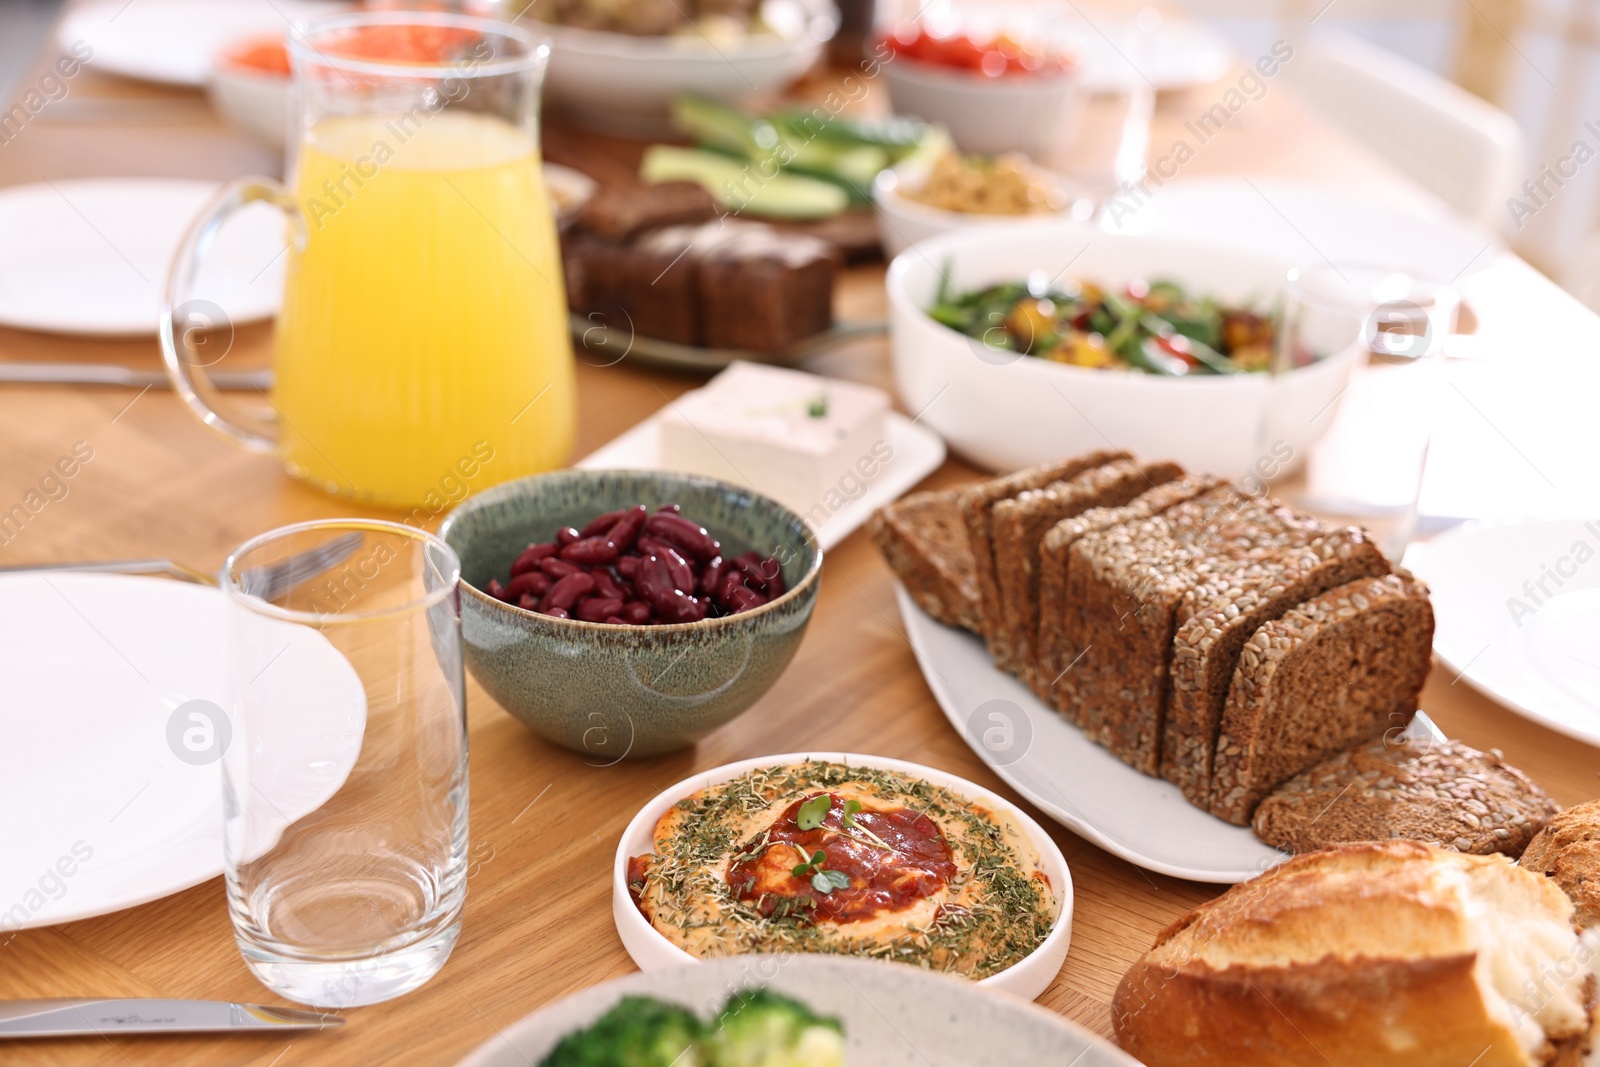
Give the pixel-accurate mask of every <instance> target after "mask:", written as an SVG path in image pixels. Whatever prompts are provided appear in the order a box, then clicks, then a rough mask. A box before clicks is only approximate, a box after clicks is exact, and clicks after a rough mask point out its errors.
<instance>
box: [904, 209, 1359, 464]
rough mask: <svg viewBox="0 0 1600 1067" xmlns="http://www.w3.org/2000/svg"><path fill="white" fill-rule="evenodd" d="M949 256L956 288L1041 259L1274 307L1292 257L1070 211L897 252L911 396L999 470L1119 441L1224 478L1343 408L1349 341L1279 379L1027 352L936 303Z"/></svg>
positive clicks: (1100, 275) (1352, 357)
mask: <svg viewBox="0 0 1600 1067" xmlns="http://www.w3.org/2000/svg"><path fill="white" fill-rule="evenodd" d="M946 265H948V267H949V271H950V288H951V291H952V292H957V293H959V292H965V291H968V290H971V289H975V288H980V287H982V286H986V285H992V284H996V283H998V282H1002V281H1011V280H1016V279H1022V278H1025V277H1027V276H1028V274H1029V273H1030V272H1032V271H1035V270H1043V271H1044V272H1045V273H1046V274H1047V275H1049V276H1051V277H1059V278H1060V279H1062V280H1065V279H1066V278H1069V277H1070V278H1080V279H1085V280H1089V281H1094V282H1096V283H1099V284H1102V285H1105V286H1108V287H1115V286H1120V285H1122V284H1123V283H1125V282H1128V281H1130V280H1132V279H1134V278H1144V279H1146V280H1153V279H1157V278H1170V279H1173V280H1175V281H1177V282H1179V283H1180V284H1182V285H1184V286H1186V287H1188V288H1189V289H1190V290H1191V291H1192V292H1194V293H1196V294H1205V295H1210V296H1215V297H1217V298H1219V299H1221V300H1225V301H1241V302H1245V303H1249V304H1251V305H1253V306H1256V307H1270V306H1271V305H1272V304H1273V302H1274V301H1275V300H1276V299H1277V298H1278V296H1279V294H1281V293H1282V291H1283V288H1284V281H1285V277H1286V275H1287V273H1288V271H1289V269H1290V267H1291V266H1292V264H1290V263H1288V262H1284V261H1280V260H1276V259H1273V258H1271V257H1267V256H1259V255H1256V254H1254V253H1252V252H1248V251H1245V250H1244V249H1241V248H1235V247H1232V246H1230V245H1227V244H1222V243H1215V242H1202V241H1193V240H1180V239H1177V238H1169V237H1159V236H1155V235H1150V234H1115V233H1107V232H1105V231H1104V230H1100V229H1096V228H1094V227H1092V226H1089V225H1086V224H1081V223H1071V222H1061V223H1051V224H1044V225H1038V226H1033V227H1029V228H1027V229H1020V228H1018V227H1015V226H1000V227H995V226H985V227H974V228H970V229H964V230H958V231H956V232H954V233H948V234H945V235H943V236H940V237H934V238H932V239H930V240H927V241H924V242H923V243H921V244H919V245H916V246H914V247H912V248H911V249H910V250H908V251H906V252H902V253H901V254H900V255H899V256H897V257H896V258H895V260H894V262H893V263H891V264H890V265H889V274H888V278H887V283H886V284H887V287H888V292H889V306H890V319H889V332H890V344H891V352H892V357H891V358H892V360H893V366H894V379H895V387H896V389H897V391H898V392H899V394H900V399H901V400H902V401H903V402H904V404H905V406H906V409H907V410H909V411H913V412H916V413H918V417H919V419H920V421H922V422H924V423H926V424H927V425H928V426H930V427H932V428H933V429H934V430H935V431H937V432H938V433H939V434H940V435H941V436H943V437H944V439H945V440H946V441H947V442H948V443H949V444H950V446H951V447H952V448H954V449H955V450H956V451H958V452H960V453H961V454H963V455H964V456H966V457H967V458H968V459H970V460H971V461H973V462H975V463H978V464H980V465H982V466H984V467H988V468H990V469H992V470H1016V469H1019V468H1022V467H1029V466H1033V465H1034V464H1037V463H1044V462H1047V461H1049V460H1053V459H1059V458H1061V457H1062V456H1070V455H1075V454H1078V453H1082V452H1089V451H1093V450H1095V449H1100V448H1106V447H1116V448H1122V449H1126V450H1128V451H1130V452H1133V453H1134V454H1136V455H1139V456H1144V457H1147V458H1150V459H1173V460H1177V461H1178V462H1179V463H1182V464H1184V465H1185V466H1187V467H1188V468H1190V469H1191V470H1193V471H1197V472H1204V473H1211V474H1217V475H1221V476H1223V477H1228V478H1242V477H1246V476H1247V475H1248V476H1252V477H1255V478H1258V479H1259V478H1263V477H1272V476H1275V475H1279V474H1282V473H1286V472H1287V471H1289V470H1291V469H1293V468H1294V467H1295V466H1297V465H1298V464H1299V463H1300V462H1301V461H1302V460H1303V459H1304V457H1305V454H1306V451H1307V449H1308V448H1309V447H1310V445H1311V443H1312V442H1313V441H1315V440H1316V439H1317V438H1318V437H1319V436H1321V434H1322V433H1323V432H1324V431H1325V430H1326V429H1327V428H1328V426H1329V425H1330V424H1331V423H1332V421H1333V417H1334V414H1335V413H1336V412H1337V410H1338V403H1339V399H1340V396H1341V394H1342V393H1343V392H1344V387H1345V385H1346V384H1347V383H1348V382H1349V380H1350V372H1351V370H1352V369H1353V368H1354V366H1355V364H1356V362H1357V356H1358V353H1357V351H1356V350H1355V349H1354V348H1352V349H1348V350H1346V351H1344V352H1341V353H1339V354H1337V355H1334V356H1331V357H1329V358H1327V359H1325V360H1322V361H1321V362H1319V363H1316V364H1313V365H1312V366H1309V367H1302V368H1299V369H1297V370H1292V371H1289V372H1288V373H1286V374H1284V375H1282V376H1280V377H1279V378H1278V379H1277V380H1275V381H1274V380H1272V379H1269V378H1268V377H1267V376H1266V375H1264V374H1232V375H1196V376H1193V377H1184V378H1168V377H1162V376H1158V375H1153V374H1143V373H1139V372H1122V371H1107V370H1091V369H1088V368H1085V367H1074V366H1070V365H1067V364H1062V363H1054V362H1051V361H1049V360H1044V359H1034V358H1032V357H1029V356H1019V355H1017V354H1016V353H1012V352H1003V351H1000V350H998V349H994V348H989V347H987V346H985V345H984V344H983V343H982V342H981V341H979V340H977V339H975V338H970V337H967V336H965V335H964V334H961V333H957V332H956V331H955V330H951V329H949V328H947V327H945V326H941V325H939V324H938V323H937V322H934V321H933V319H931V318H929V317H928V314H927V309H928V308H929V307H930V306H932V304H933V300H934V295H935V293H936V292H937V291H938V286H939V275H940V272H941V271H942V270H943V269H945V267H946ZM1263 417H1265V418H1266V420H1267V421H1266V426H1265V430H1266V432H1265V434H1264V435H1263V434H1262V433H1261V429H1262V424H1261V420H1262V418H1263ZM1263 442H1264V443H1263ZM1279 442H1282V443H1281V444H1279ZM1286 453H1287V454H1286ZM1264 467H1270V468H1271V472H1270V473H1269V472H1268V471H1267V470H1265V469H1263V468H1264Z"/></svg>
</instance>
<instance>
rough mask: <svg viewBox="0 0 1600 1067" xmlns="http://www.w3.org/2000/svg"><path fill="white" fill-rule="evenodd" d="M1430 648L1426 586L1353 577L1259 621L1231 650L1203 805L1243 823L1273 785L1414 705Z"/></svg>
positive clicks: (1374, 732) (1401, 579)
mask: <svg viewBox="0 0 1600 1067" xmlns="http://www.w3.org/2000/svg"><path fill="white" fill-rule="evenodd" d="M1432 650H1433V606H1432V604H1431V603H1430V602H1429V600H1428V588H1427V586H1425V585H1423V584H1422V583H1421V582H1419V581H1417V580H1416V579H1414V578H1412V577H1410V576H1409V575H1405V574H1391V575H1388V576H1386V577H1383V578H1362V579H1360V580H1359V581H1354V582H1350V583H1348V584H1346V585H1341V586H1339V587H1338V588H1336V589H1330V590H1329V591H1328V592H1326V593H1323V594H1322V595H1321V596H1318V597H1315V598H1313V599H1311V600H1308V601H1306V602H1305V603H1304V604H1301V605H1300V606H1298V607H1296V608H1294V609H1293V610H1292V611H1289V612H1288V613H1286V614H1285V615H1284V616H1283V617H1282V618H1281V619H1275V620H1273V621H1271V622H1268V623H1266V624H1265V625H1263V626H1262V627H1261V628H1260V629H1259V630H1257V631H1256V632H1255V633H1254V634H1253V635H1252V636H1251V638H1250V640H1249V641H1247V642H1245V645H1244V649H1243V651H1241V652H1240V654H1239V667H1238V669H1237V670H1235V671H1234V675H1233V683H1232V685H1231V687H1230V688H1229V691H1228V699H1227V703H1226V704H1225V705H1224V707H1223V712H1222V728H1221V730H1220V732H1219V733H1218V735H1217V750H1216V756H1215V759H1214V761H1213V764H1212V767H1213V769H1212V781H1211V800H1210V804H1209V807H1210V810H1211V812H1212V814H1214V815H1218V816H1220V817H1222V818H1224V819H1227V820H1228V821H1229V822H1232V823H1237V824H1238V825H1240V826H1246V825H1249V823H1250V817H1251V815H1253V814H1254V812H1255V809H1256V805H1257V804H1258V803H1260V801H1261V799H1262V798H1263V797H1265V796H1266V795H1267V793H1269V792H1270V791H1271V790H1272V789H1273V787H1274V786H1276V785H1278V784H1279V783H1280V782H1282V781H1284V780H1285V779H1287V778H1290V777H1292V776H1294V775H1296V774H1299V773H1300V772H1301V771H1303V770H1305V769H1306V768H1308V767H1310V766H1312V765H1314V764H1316V763H1317V762H1319V761H1320V760H1323V759H1326V758H1327V757H1329V756H1332V755H1335V754H1336V753H1338V752H1340V751H1342V750H1344V749H1346V748H1349V747H1351V746H1352V745H1355V744H1356V743H1358V742H1361V741H1365V740H1367V739H1369V738H1373V737H1377V736H1379V735H1380V734H1382V733H1383V732H1384V731H1385V730H1388V729H1390V728H1401V727H1404V726H1405V725H1406V724H1407V723H1409V722H1410V721H1411V717H1412V715H1414V714H1415V713H1416V710H1417V695H1418V694H1419V693H1420V692H1421V691H1422V683H1423V682H1424V681H1425V680H1426V679H1427V676H1428V668H1429V666H1430V663H1431V656H1432Z"/></svg>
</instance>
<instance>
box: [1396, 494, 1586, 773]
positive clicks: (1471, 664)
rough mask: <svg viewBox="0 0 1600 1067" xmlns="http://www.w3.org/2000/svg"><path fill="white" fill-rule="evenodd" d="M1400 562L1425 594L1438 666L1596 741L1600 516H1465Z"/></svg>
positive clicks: (1559, 728) (1528, 713) (1563, 729)
mask: <svg viewBox="0 0 1600 1067" xmlns="http://www.w3.org/2000/svg"><path fill="white" fill-rule="evenodd" d="M1405 562H1406V566H1407V567H1409V568H1410V569H1411V570H1413V571H1414V572H1415V573H1416V575H1417V577H1419V578H1421V579H1422V580H1423V581H1425V582H1427V583H1428V588H1429V590H1431V592H1432V594H1433V613H1434V620H1435V621H1434V632H1433V650H1434V652H1435V653H1436V654H1437V655H1438V657H1439V659H1440V660H1441V661H1442V662H1443V664H1444V665H1445V666H1446V667H1448V668H1449V669H1450V670H1451V671H1452V672H1453V673H1455V674H1458V675H1460V677H1461V678H1462V679H1463V680H1465V681H1466V682H1468V683H1469V684H1470V685H1471V686H1472V687H1473V688H1474V689H1477V690H1479V691H1481V692H1482V693H1484V694H1485V695H1487V696H1489V697H1491V698H1493V699H1495V700H1498V701H1500V702H1501V703H1502V704H1505V705H1506V706H1507V707H1509V708H1511V709H1512V710H1513V711H1516V712H1518V713H1519V714H1521V715H1524V716H1526V717H1527V718H1529V719H1532V720H1533V721H1534V722H1537V723H1541V724H1543V725H1545V726H1548V727H1549V728H1550V729H1552V730H1555V731H1557V732H1559V733H1563V734H1566V735H1567V736H1568V737H1574V738H1577V739H1578V740H1580V741H1585V742H1587V743H1589V744H1591V745H1600V522H1597V521H1593V520H1591V521H1588V522H1583V521H1579V520H1571V521H1553V522H1507V523H1478V522H1474V523H1468V524H1466V525H1464V526H1459V527H1457V528H1456V529H1453V530H1449V531H1446V532H1445V533H1442V534H1440V535H1439V536H1437V537H1435V538H1433V539H1432V540H1430V541H1424V542H1420V543H1418V544H1414V545H1412V546H1411V547H1410V549H1408V550H1407V552H1406V559H1405ZM1541 582H1542V583H1543V584H1542V587H1541V584H1540V583H1541Z"/></svg>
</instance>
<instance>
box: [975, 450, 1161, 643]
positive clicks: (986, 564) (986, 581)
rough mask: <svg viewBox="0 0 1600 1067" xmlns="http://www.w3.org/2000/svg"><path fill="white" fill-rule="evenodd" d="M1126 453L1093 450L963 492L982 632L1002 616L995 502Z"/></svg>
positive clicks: (1057, 480)
mask: <svg viewBox="0 0 1600 1067" xmlns="http://www.w3.org/2000/svg"><path fill="white" fill-rule="evenodd" d="M1128 458H1129V456H1128V454H1127V453H1126V452H1116V451H1109V450H1108V451H1103V452H1090V453H1088V454H1086V455H1082V456H1075V457H1073V458H1072V459H1063V460H1057V461H1055V462H1054V463H1045V464H1041V465H1040V466H1037V467H1029V468H1028V469H1026V470H1020V471H1017V472H1015V473H1013V474H1007V475H1005V476H1003V477H1000V478H991V479H989V480H988V481H986V482H979V483H978V484H977V485H973V486H968V487H967V488H966V490H965V491H963V492H962V494H961V516H962V519H963V520H964V521H965V522H966V524H967V539H968V541H969V543H970V544H971V546H972V561H973V566H974V568H975V570H976V573H977V578H978V611H979V616H980V618H981V619H982V620H983V624H982V632H983V633H985V634H987V633H989V631H990V630H991V629H992V628H993V627H994V625H995V624H996V622H997V620H998V619H999V617H1000V586H999V582H998V579H997V577H996V571H995V559H994V544H993V541H992V540H991V538H990V520H991V518H992V513H993V510H994V505H995V504H996V503H998V502H999V501H1001V500H1007V499H1009V498H1011V497H1014V496H1016V495H1017V494H1018V493H1021V492H1025V491H1026V490H1029V489H1042V488H1044V487H1045V486H1047V485H1049V484H1050V483H1051V482H1063V481H1070V480H1071V479H1073V478H1076V477H1077V476H1078V475H1080V474H1082V473H1083V472H1084V471H1087V470H1093V469H1094V468H1095V467H1103V466H1105V465H1106V464H1107V463H1110V462H1112V461H1113V460H1118V459H1128Z"/></svg>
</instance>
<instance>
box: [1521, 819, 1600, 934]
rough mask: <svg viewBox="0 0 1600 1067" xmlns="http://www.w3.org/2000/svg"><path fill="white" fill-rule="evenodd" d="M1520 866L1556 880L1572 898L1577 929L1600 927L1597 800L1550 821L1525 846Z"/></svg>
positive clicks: (1599, 850) (1599, 844)
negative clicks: (1578, 927)
mask: <svg viewBox="0 0 1600 1067" xmlns="http://www.w3.org/2000/svg"><path fill="white" fill-rule="evenodd" d="M1522 866H1523V868H1525V869H1526V870H1530V871H1538V872H1540V873H1541V874H1545V875H1548V876H1549V877H1551V878H1553V879H1555V883H1556V885H1558V886H1560V887H1561V888H1562V889H1563V890H1565V891H1566V894H1567V896H1569V897H1571V898H1572V903H1573V904H1574V905H1575V906H1576V908H1577V911H1576V912H1575V913H1574V915H1573V921H1574V922H1576V923H1577V924H1578V925H1579V926H1580V927H1583V928H1584V929H1588V928H1589V927H1592V926H1600V800H1591V801H1589V803H1587V804H1579V805H1577V806H1576V807H1571V808H1568V809H1567V810H1566V811H1563V812H1562V813H1561V814H1559V815H1557V816H1555V817H1554V818H1552V819H1551V820H1550V821H1549V823H1547V824H1546V825H1545V827H1544V829H1542V830H1540V831H1539V833H1538V834H1537V835H1536V836H1535V837H1534V839H1533V840H1532V841H1531V842H1530V843H1529V844H1528V848H1527V851H1525V852H1523V854H1522Z"/></svg>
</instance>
